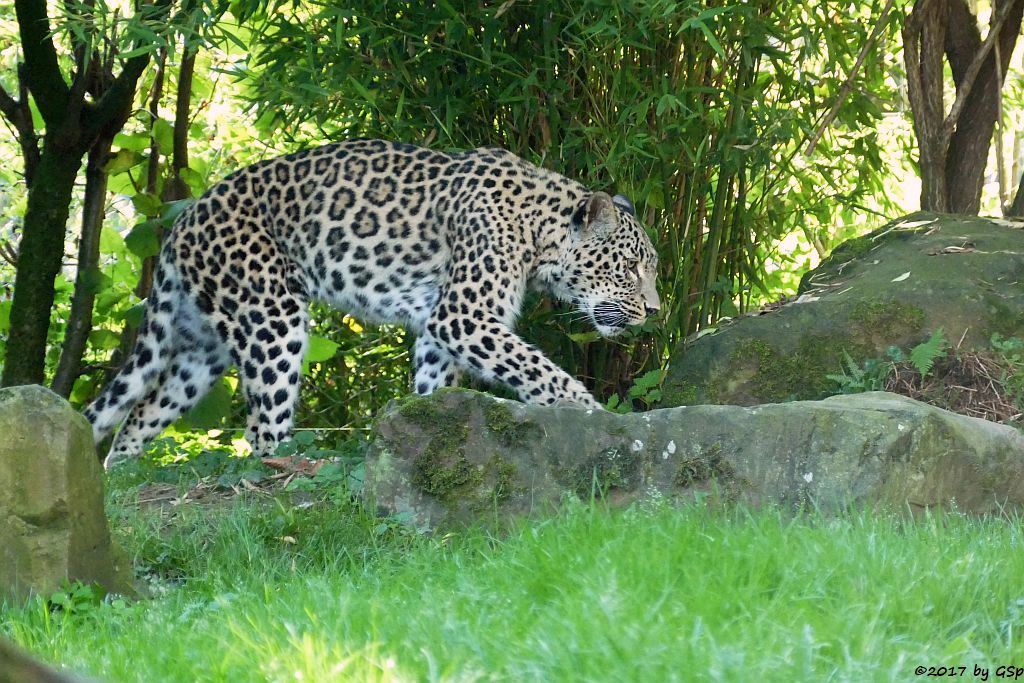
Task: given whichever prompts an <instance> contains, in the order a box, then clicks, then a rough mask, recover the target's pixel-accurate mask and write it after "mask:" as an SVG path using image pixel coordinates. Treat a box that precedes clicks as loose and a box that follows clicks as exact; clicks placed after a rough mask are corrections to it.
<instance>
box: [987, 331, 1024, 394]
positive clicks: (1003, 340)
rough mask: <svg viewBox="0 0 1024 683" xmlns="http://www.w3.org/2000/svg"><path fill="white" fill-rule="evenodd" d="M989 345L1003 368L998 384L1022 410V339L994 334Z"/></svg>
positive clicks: (1023, 354) (1023, 364) (1023, 371)
mask: <svg viewBox="0 0 1024 683" xmlns="http://www.w3.org/2000/svg"><path fill="white" fill-rule="evenodd" d="M990 343H991V345H992V349H993V351H995V352H996V354H997V355H998V357H999V359H1000V361H1002V365H1003V366H1004V368H1005V369H1004V370H1003V372H1002V374H1001V376H1000V377H999V381H1000V383H1001V384H1002V385H1003V388H1004V389H1005V390H1006V391H1007V393H1008V394H1009V395H1010V396H1012V397H1013V400H1014V402H1015V403H1016V404H1017V406H1018V407H1020V408H1021V409H1022V410H1024V339H1020V338H1019V337H1003V336H1001V335H1000V334H999V333H995V334H993V335H992V339H991V340H990Z"/></svg>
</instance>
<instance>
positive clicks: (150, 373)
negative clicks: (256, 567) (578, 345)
mask: <svg viewBox="0 0 1024 683" xmlns="http://www.w3.org/2000/svg"><path fill="white" fill-rule="evenodd" d="M657 269H658V257H657V251H656V249H655V247H654V244H653V242H652V240H651V238H650V237H649V236H648V233H647V231H646V230H645V229H644V227H643V226H642V225H641V223H640V221H639V219H638V218H637V215H636V209H635V208H634V206H633V204H632V202H631V201H629V199H628V198H626V197H625V196H624V195H614V196H611V195H609V194H608V193H607V192H604V191H592V190H589V189H587V188H586V187H585V186H584V185H583V184H582V183H580V182H578V181H575V180H572V179H570V178H568V177H566V176H563V175H561V174H558V173H556V172H554V171H552V170H549V169H546V168H543V167H540V166H537V165H534V164H532V163H530V162H528V161H526V160H524V159H522V158H520V157H519V156H516V155H515V154H513V153H511V152H509V151H506V150H504V149H501V148H496V147H485V148H480V149H472V150H468V151H453V152H445V151H439V150H435V149H430V148H425V147H418V146H415V145H411V144H407V143H400V142H391V141H385V140H347V141H342V142H334V143H329V144H325V145H322V146H319V147H314V148H310V149H305V150H301V151H298V152H294V153H291V154H287V155H285V156H280V157H276V158H271V159H266V160H263V161H259V162H256V163H254V164H252V165H249V166H247V167H244V168H242V169H240V170H237V171H235V172H234V173H232V174H230V175H228V176H227V177H225V178H224V179H223V180H221V181H219V182H217V183H215V184H214V185H212V186H211V187H210V188H209V190H208V191H207V192H206V193H205V194H204V195H203V196H202V197H200V198H199V199H197V200H195V201H194V202H192V203H191V204H190V205H188V207H187V208H186V209H184V210H183V211H182V212H181V214H180V215H179V216H178V217H177V218H176V219H175V221H174V222H173V224H172V225H171V226H170V227H169V228H168V230H167V234H165V235H164V237H163V242H162V245H161V248H160V251H159V254H158V257H157V265H156V271H155V273H154V276H153V286H152V290H151V292H150V294H149V296H148V297H147V298H146V300H145V307H144V313H143V318H142V322H141V324H140V327H139V329H138V335H137V338H136V341H135V343H134V345H133V347H132V350H131V352H130V353H129V354H128V356H127V358H126V359H125V362H124V363H123V365H122V367H121V369H120V370H119V372H118V373H117V374H116V375H115V376H114V377H113V379H112V380H111V381H110V382H109V383H108V384H107V386H106V387H105V388H104V390H103V391H102V392H101V393H100V394H99V396H98V397H97V398H96V400H95V401H93V402H92V404H91V405H89V406H88V407H87V408H86V410H85V415H86V417H87V418H88V420H89V422H90V423H91V425H92V429H93V436H94V438H95V439H96V442H97V443H100V442H101V441H103V440H104V439H106V438H107V437H109V436H110V434H111V433H113V432H114V430H115V429H117V433H116V436H115V437H114V439H113V441H112V445H111V447H110V449H109V451H108V454H107V455H106V458H105V460H104V465H105V467H107V468H108V469H109V468H111V467H112V466H114V465H116V464H117V463H119V462H122V461H125V460H129V459H132V458H137V457H138V456H139V455H140V454H141V453H142V452H143V451H144V449H145V447H146V444H147V443H148V442H149V441H150V440H151V439H152V438H153V437H155V436H156V435H158V434H159V433H160V432H162V431H163V430H164V429H165V428H166V427H167V426H168V425H170V424H171V423H172V422H174V421H175V420H177V419H178V417H179V416H181V415H182V414H183V413H185V412H186V411H188V410H190V409H191V408H192V407H193V406H194V405H195V404H196V403H198V402H199V400H200V399H201V398H202V397H203V396H204V395H205V394H206V393H207V392H208V391H209V390H210V389H211V387H212V386H213V385H214V383H215V382H217V381H219V379H220V378H221V377H222V375H224V373H225V372H227V371H228V370H229V369H230V368H231V367H234V368H236V370H237V373H238V380H239V384H240V390H241V392H242V396H243V398H244V400H245V405H246V408H247V413H248V414H247V418H246V428H245V435H246V439H247V441H248V442H249V444H250V447H251V449H252V452H253V454H254V455H257V456H267V455H271V454H273V452H274V451H275V449H276V448H277V446H278V444H280V443H281V442H282V441H285V440H287V439H288V438H289V434H290V432H291V429H292V424H293V421H294V419H295V413H296V406H297V401H298V398H299V390H300V385H301V378H302V364H303V359H304V356H305V353H306V350H307V345H308V339H309V326H310V304H311V303H318V304H323V305H327V306H328V307H332V308H336V309H339V310H342V311H344V312H346V313H347V314H350V315H352V316H353V317H355V318H357V319H360V320H365V321H368V322H375V323H395V324H399V325H403V326H404V327H405V329H406V330H407V331H409V332H411V333H412V334H413V335H414V336H415V341H414V342H413V345H412V352H413V353H412V356H413V361H414V367H413V370H412V371H411V372H410V374H411V375H412V390H413V391H414V393H415V394H419V395H427V394H430V393H432V392H434V391H435V390H437V389H438V388H441V387H454V386H458V385H459V383H460V380H461V378H462V375H463V373H469V374H470V375H472V376H474V377H475V378H477V379H479V380H481V381H482V382H483V383H485V384H495V385H500V386H504V387H507V389H508V390H510V391H511V392H512V394H513V395H515V396H517V397H518V398H519V399H520V400H522V401H524V402H526V403H533V404H539V405H555V404H557V405H566V404H568V405H575V406H579V407H583V408H587V409H596V408H600V407H601V404H600V403H599V402H598V401H597V400H596V399H595V398H594V396H593V395H592V394H591V393H590V392H589V391H588V390H587V388H586V387H585V385H584V384H583V383H582V382H581V381H580V380H579V379H577V378H575V377H573V376H571V375H570V374H569V373H568V372H566V371H565V370H563V369H562V368H561V367H559V366H558V365H556V364H555V363H554V362H552V361H551V360H550V359H549V358H548V357H547V356H545V355H544V354H543V353H542V352H541V351H540V350H539V349H538V348H537V347H536V346H535V345H533V344H531V343H529V342H527V341H525V340H524V339H523V338H522V337H521V336H520V335H519V334H517V332H516V330H515V326H516V322H517V319H518V316H519V315H520V313H521V311H522V308H523V302H524V297H525V296H526V294H527V293H528V292H530V291H537V292H540V293H541V294H542V295H543V294H546V295H549V296H551V297H553V298H554V299H556V300H558V301H561V302H564V303H565V304H568V305H569V306H570V307H571V310H572V311H573V313H574V314H576V315H580V316H581V317H585V318H586V319H589V321H590V322H591V323H592V324H593V326H594V327H595V328H596V330H597V332H598V333H599V335H601V336H604V337H615V336H618V335H620V334H621V333H622V332H623V331H624V330H625V329H627V328H628V327H629V326H630V325H638V324H642V323H643V322H645V321H646V320H647V319H648V318H650V317H651V316H654V315H655V314H657V313H658V311H659V309H660V305H661V304H660V300H659V295H658V290H657V282H656V275H657ZM118 426H120V428H119V429H118Z"/></svg>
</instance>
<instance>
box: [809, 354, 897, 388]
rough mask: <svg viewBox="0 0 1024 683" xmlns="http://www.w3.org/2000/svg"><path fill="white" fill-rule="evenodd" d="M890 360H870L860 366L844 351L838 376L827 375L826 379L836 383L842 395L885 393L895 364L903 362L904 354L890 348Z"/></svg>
mask: <svg viewBox="0 0 1024 683" xmlns="http://www.w3.org/2000/svg"><path fill="white" fill-rule="evenodd" d="M887 355H888V359H887V360H882V359H878V358H869V359H867V360H866V361H864V364H863V365H862V366H861V365H858V364H857V362H856V361H855V360H853V358H851V357H850V354H849V353H847V352H846V351H843V364H844V365H845V367H842V368H840V374H838V375H826V378H827V379H828V380H830V381H832V382H835V383H836V384H837V385H839V386H838V388H839V393H840V394H859V393H862V392H865V391H883V390H884V389H885V380H886V379H887V378H888V377H889V373H890V372H891V371H892V366H893V363H899V362H901V361H902V360H903V352H902V351H900V349H899V348H897V347H895V346H890V347H889V349H888V351H887Z"/></svg>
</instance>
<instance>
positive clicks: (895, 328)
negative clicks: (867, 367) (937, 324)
mask: <svg viewBox="0 0 1024 683" xmlns="http://www.w3.org/2000/svg"><path fill="white" fill-rule="evenodd" d="M924 318H925V316H924V311H923V310H921V309H920V308H919V307H917V306H914V305H912V304H905V303H903V302H901V301H897V300H895V299H886V298H880V299H868V300H865V301H858V302H857V304H856V305H855V306H854V307H853V310H852V311H851V312H850V322H851V323H853V324H854V326H855V328H856V329H855V331H856V332H857V333H858V334H857V336H858V337H860V338H861V339H863V340H864V341H865V342H868V343H871V342H875V343H874V344H873V346H875V347H876V348H875V349H873V350H880V349H878V348H877V347H878V346H879V345H881V344H892V343H895V342H896V341H902V340H905V339H906V338H907V337H910V336H911V335H914V334H915V333H917V332H920V330H921V327H922V325H924Z"/></svg>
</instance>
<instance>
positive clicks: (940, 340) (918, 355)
mask: <svg viewBox="0 0 1024 683" xmlns="http://www.w3.org/2000/svg"><path fill="white" fill-rule="evenodd" d="M948 345H949V343H948V342H947V341H946V337H945V335H943V333H942V328H941V327H940V328H939V329H937V330H935V332H933V333H932V336H931V337H930V338H929V339H928V341H926V342H924V343H922V344H918V345H917V346H915V347H914V348H913V349H911V350H910V363H911V364H912V365H913V366H914V367H915V368H916V369H917V371H918V372H920V373H921V377H922V378H924V377H927V376H928V373H929V372H931V370H932V368H933V367H934V366H935V361H936V360H937V359H939V358H942V357H943V356H945V355H946V347H947V346H948Z"/></svg>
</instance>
